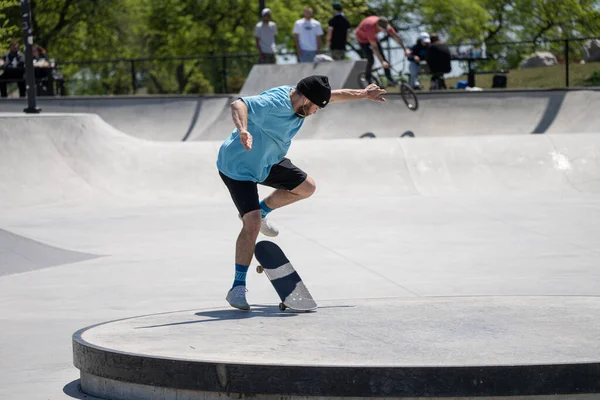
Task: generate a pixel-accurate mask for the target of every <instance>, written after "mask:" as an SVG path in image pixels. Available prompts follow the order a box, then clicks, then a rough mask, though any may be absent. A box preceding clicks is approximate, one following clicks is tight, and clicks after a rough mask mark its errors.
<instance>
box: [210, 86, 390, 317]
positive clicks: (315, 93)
mask: <svg viewBox="0 0 600 400" xmlns="http://www.w3.org/2000/svg"><path fill="white" fill-rule="evenodd" d="M384 93H385V90H383V89H380V88H379V87H378V86H376V85H374V84H373V85H369V86H368V87H367V88H365V89H361V90H355V89H338V90H331V87H330V86H329V80H328V78H327V77H326V76H309V77H306V78H304V79H302V80H300V82H298V84H297V85H296V86H279V87H275V88H272V89H270V90H267V91H265V92H262V93H261V94H259V95H257V96H247V97H240V98H238V99H237V100H236V101H234V102H233V103H231V114H232V118H233V123H234V125H235V129H234V130H233V132H232V133H231V134H230V135H229V137H228V138H227V139H226V140H225V142H223V144H222V145H221V147H220V149H219V155H218V157H217V169H218V171H219V175H220V176H221V179H222V180H223V182H224V183H225V186H226V187H227V189H228V190H229V193H230V195H231V198H232V200H233V203H234V204H235V206H236V208H237V210H238V213H239V214H238V215H239V217H240V218H241V220H242V230H241V232H240V234H239V235H238V238H237V241H236V249H235V278H234V282H233V286H232V288H231V289H230V290H229V292H228V293H227V297H226V300H227V301H228V302H229V304H230V305H231V306H232V307H235V308H239V309H242V310H248V309H249V308H250V307H249V306H248V303H247V301H246V273H247V271H248V266H249V265H250V262H251V261H252V256H253V253H254V245H255V243H256V238H257V237H258V234H259V232H261V233H263V234H264V235H266V236H277V235H278V234H279V231H278V230H277V228H276V227H275V226H274V225H273V224H272V223H271V222H270V221H269V220H268V219H267V214H269V213H270V212H271V211H273V210H275V209H277V208H280V207H283V206H286V205H289V204H292V203H294V202H296V201H298V200H302V199H306V198H308V197H310V196H311V195H312V194H313V193H314V191H315V188H316V186H315V181H314V180H313V179H312V178H311V177H309V176H308V175H307V174H306V173H305V172H304V171H302V170H301V169H300V168H298V167H296V166H295V165H294V164H293V163H292V161H290V160H289V159H288V158H286V157H285V156H286V154H287V152H288V149H289V148H290V145H291V140H292V139H293V138H294V136H296V134H297V133H298V131H299V130H300V128H301V127H302V124H303V123H304V119H305V118H306V117H308V116H310V115H313V114H315V113H316V112H317V111H318V110H319V109H321V108H323V107H325V106H326V105H327V104H329V103H336V102H342V101H349V100H360V99H367V100H373V101H385V99H384V98H382V97H380V96H381V95H382V94H384ZM258 184H261V185H265V186H270V187H272V188H274V189H275V190H274V191H273V192H272V193H271V194H270V195H269V196H267V197H266V198H264V199H263V200H262V201H259V197H258V186H257V185H258Z"/></svg>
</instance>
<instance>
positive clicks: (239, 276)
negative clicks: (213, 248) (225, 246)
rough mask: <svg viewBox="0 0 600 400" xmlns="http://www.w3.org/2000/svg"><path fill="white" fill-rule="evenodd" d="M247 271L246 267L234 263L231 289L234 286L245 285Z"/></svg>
mask: <svg viewBox="0 0 600 400" xmlns="http://www.w3.org/2000/svg"><path fill="white" fill-rule="evenodd" d="M247 272H248V267H245V266H243V265H240V264H235V279H234V281H233V286H232V287H231V288H232V289H233V288H234V287H236V286H240V285H243V286H246V273H247Z"/></svg>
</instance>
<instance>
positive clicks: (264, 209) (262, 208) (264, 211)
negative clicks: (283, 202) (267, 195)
mask: <svg viewBox="0 0 600 400" xmlns="http://www.w3.org/2000/svg"><path fill="white" fill-rule="evenodd" d="M271 211H273V210H271V209H270V208H269V207H268V206H267V204H266V203H265V201H264V200H263V201H261V202H260V216H261V217H263V218H264V217H266V216H267V214H268V213H270V212H271Z"/></svg>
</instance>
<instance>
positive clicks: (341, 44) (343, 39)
mask: <svg viewBox="0 0 600 400" xmlns="http://www.w3.org/2000/svg"><path fill="white" fill-rule="evenodd" d="M333 9H334V10H335V16H334V17H333V18H331V19H330V20H329V28H327V47H328V48H329V51H330V52H331V58H333V59H334V60H343V59H344V58H346V43H347V42H348V39H349V38H350V21H348V18H346V16H345V15H344V13H343V11H342V5H341V4H340V3H337V2H336V3H333Z"/></svg>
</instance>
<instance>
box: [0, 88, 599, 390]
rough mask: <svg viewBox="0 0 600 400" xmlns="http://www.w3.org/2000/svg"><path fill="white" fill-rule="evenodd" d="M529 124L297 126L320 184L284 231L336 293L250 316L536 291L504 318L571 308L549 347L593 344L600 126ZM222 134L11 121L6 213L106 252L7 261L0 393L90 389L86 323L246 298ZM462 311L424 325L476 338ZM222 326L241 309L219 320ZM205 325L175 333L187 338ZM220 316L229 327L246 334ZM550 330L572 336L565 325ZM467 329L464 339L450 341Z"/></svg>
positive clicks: (299, 150)
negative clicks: (28, 262)
mask: <svg viewBox="0 0 600 400" xmlns="http://www.w3.org/2000/svg"><path fill="white" fill-rule="evenodd" d="M570 94H571V93H569V95H570ZM575 94H577V93H575ZM580 94H581V93H580ZM565 101H568V98H567V99H565ZM382 106H383V105H382ZM507 107H509V106H507ZM557 120H558V119H557ZM348 126H349V125H348ZM345 127H346V125H344V124H342V123H341V122H340V123H339V125H338V127H336V129H337V130H340V131H341V130H343V129H344V128H345ZM305 129H306V127H305V128H303V131H301V133H300V135H302V134H303V133H304V132H305V131H304V130H305ZM512 133H513V134H510V135H508V134H507V135H471V136H467V135H463V136H460V137H459V136H453V137H429V138H426V137H418V136H417V137H416V138H404V139H399V138H389V139H384V138H377V139H375V140H365V139H336V140H326V139H318V140H317V139H311V140H298V141H295V142H294V144H293V146H292V149H291V151H290V154H289V156H290V157H291V158H292V160H294V162H295V163H296V164H297V165H298V166H300V167H302V168H303V169H305V170H306V171H307V172H308V173H309V174H310V175H311V176H313V177H314V178H315V180H316V182H317V191H316V193H315V194H314V196H313V197H311V198H310V199H307V200H304V201H302V202H299V203H297V204H294V205H291V206H289V207H286V208H283V209H281V210H276V211H275V212H273V213H272V214H271V218H272V219H273V221H274V222H276V223H277V224H278V225H279V228H280V231H281V234H280V236H279V237H277V238H275V239H274V241H275V242H276V243H278V244H279V245H280V246H281V247H282V248H283V249H284V251H285V252H286V254H287V255H288V257H289V258H290V260H293V262H294V265H295V266H296V267H297V269H298V270H299V272H300V273H301V275H302V278H303V279H304V281H305V282H306V283H307V285H308V287H309V289H310V290H311V293H312V294H313V296H314V297H315V299H316V300H317V302H318V303H319V304H322V305H323V306H324V307H323V309H319V310H317V311H316V312H314V313H311V314H305V315H301V316H292V317H281V316H279V315H277V316H276V317H275V318H272V319H271V318H249V319H247V320H243V321H242V323H253V324H256V326H255V328H257V327H258V326H260V325H261V323H262V324H265V323H267V324H269V325H270V324H277V323H278V322H277V321H280V322H279V323H280V324H289V323H295V322H294V321H300V318H302V319H306V318H313V317H314V319H315V321H317V322H318V320H317V318H319V319H321V320H322V316H323V315H325V314H326V313H329V312H333V311H334V310H335V315H336V318H339V319H343V318H344V314H343V313H344V312H350V311H352V310H356V309H358V307H355V308H338V309H328V308H326V306H327V304H355V305H359V306H360V305H365V304H366V305H368V304H373V302H376V301H382V302H383V303H384V304H398V303H401V302H403V301H410V302H413V301H414V302H417V303H418V302H419V301H421V302H422V303H421V304H423V307H424V308H423V311H426V310H427V307H426V305H427V304H428V302H432V301H442V302H443V301H446V302H448V304H457V302H461V301H465V299H471V300H472V302H473V304H474V305H479V306H480V307H482V309H483V308H485V307H486V305H488V306H489V304H490V302H494V301H497V302H506V303H512V304H521V307H520V308H518V310H517V309H515V308H507V309H506V312H507V313H508V314H510V316H513V315H514V317H515V319H510V318H508V316H507V318H506V322H507V325H506V326H505V327H504V328H503V329H506V330H507V331H504V332H509V331H510V329H513V330H512V332H515V333H519V332H521V333H524V332H525V333H528V334H529V335H530V336H527V337H525V338H523V339H531V340H533V338H535V334H536V331H531V330H527V327H531V326H532V325H531V321H528V320H524V321H523V320H522V319H521V321H522V323H519V318H517V317H519V316H520V318H524V317H526V316H532V317H533V314H532V310H536V308H535V307H534V304H535V302H537V301H539V302H540V303H539V304H546V305H548V304H552V305H553V306H552V307H547V308H544V307H542V308H537V310H540V312H541V313H542V312H543V313H542V314H541V315H536V318H537V320H538V321H539V320H542V321H547V324H542V325H541V326H543V327H550V325H549V324H550V321H552V320H556V321H561V320H562V321H569V322H570V323H569V324H561V325H560V326H558V325H552V328H553V331H552V334H553V336H554V338H555V341H554V342H553V343H555V344H556V346H557V349H561V350H560V351H556V352H555V353H554V354H553V353H552V351H551V349H544V350H545V351H547V352H546V356H548V357H550V356H553V357H555V359H558V360H564V359H566V358H568V357H571V356H572V357H573V359H577V357H578V356H581V355H582V354H583V352H584V350H583V346H582V345H583V344H587V342H586V340H587V339H588V338H589V336H587V334H588V333H586V332H581V333H580V334H577V333H576V332H575V331H574V330H573V327H572V326H571V325H574V326H581V327H583V326H587V327H590V326H592V327H595V326H598V325H600V316H599V315H598V313H596V314H593V313H591V312H590V313H588V315H586V318H587V319H586V318H584V317H581V312H582V311H585V308H584V307H583V305H584V304H587V306H586V307H588V306H590V305H591V304H595V302H596V300H597V298H598V296H599V295H600V269H598V268H597V266H598V260H599V258H600V250H599V248H598V245H597V243H598V237H600V198H599V197H598V192H599V191H600V184H599V182H600V179H599V177H600V167H599V166H600V161H599V158H600V156H599V155H600V148H599V147H600V136H598V135H597V134H594V133H572V132H567V133H565V134H562V133H558V132H556V133H553V134H545V135H527V134H526V133H528V132H525V131H515V132H512ZM226 135H227V132H225V133H223V138H224V137H225V136H226ZM300 135H299V136H300ZM219 145H220V141H209V142H201V141H192V142H187V143H181V142H157V141H150V140H141V139H137V138H135V137H132V136H130V135H127V134H125V133H123V132H120V131H119V130H117V129H115V128H114V127H112V126H110V125H108V124H107V123H106V122H105V121H103V120H102V119H100V118H99V117H98V116H93V115H91V116H90V115H87V116H86V115H48V114H42V115H37V116H25V115H19V116H12V117H10V116H3V117H0V229H3V230H5V231H7V232H10V233H11V234H14V235H18V236H19V237H25V238H27V239H29V240H33V241H36V242H37V243H41V244H44V245H46V246H52V247H53V248H55V249H62V250H66V251H71V252H78V253H83V254H93V255H102V257H97V258H92V259H88V260H84V261H81V262H77V263H70V264H61V265H56V266H53V267H49V268H44V269H40V270H35V271H25V270H23V271H20V273H12V274H10V275H4V276H1V277H0V324H1V326H2V330H0V382H1V383H2V384H1V385H0V398H2V399H5V398H6V399H16V400H20V399H27V400H29V399H35V400H37V399H69V398H73V397H75V398H86V397H85V396H86V395H84V394H80V393H78V391H76V390H75V389H74V387H76V383H75V382H77V380H78V378H79V376H80V371H79V370H78V369H77V368H75V366H74V365H73V349H72V335H73V333H74V332H76V331H78V330H80V329H82V328H84V327H87V326H92V325H95V324H98V323H102V322H105V321H114V320H118V319H123V318H131V317H135V316H140V315H156V314H160V313H171V315H174V314H173V313H178V312H181V311H182V310H191V311H194V312H198V310H222V311H223V312H237V311H236V310H231V311H229V309H228V308H227V304H226V302H225V299H224V298H225V294H226V292H227V290H228V289H229V288H230V287H231V281H232V279H233V272H234V271H233V251H234V242H235V238H236V236H237V234H238V232H239V229H240V222H239V220H238V218H237V213H236V210H235V208H234V206H233V205H232V203H231V201H230V199H229V195H228V193H227V190H226V188H225V187H224V185H223V184H222V182H221V181H220V179H219V177H218V175H217V174H216V170H215V157H216V154H217V150H218V147H219ZM260 191H261V194H263V195H264V194H266V193H269V191H270V190H269V189H267V188H262V187H261V189H260ZM248 289H249V292H248V293H247V295H248V300H249V302H250V303H251V304H252V305H253V307H254V309H255V311H258V310H260V308H261V307H263V306H264V307H275V306H276V305H277V304H278V302H279V299H278V298H277V296H276V294H275V292H274V290H273V288H272V286H271V285H270V283H269V282H268V280H267V279H266V278H265V277H264V276H260V275H257V274H249V277H248ZM527 300H530V301H531V304H532V307H534V308H533V309H532V310H527V307H525V306H524V304H527ZM543 310H545V311H543ZM590 310H591V309H590ZM403 312H406V310H403V309H396V310H395V312H394V314H393V315H394V317H395V318H394V319H391V321H392V322H393V321H402V318H403V316H404V317H406V318H409V317H410V316H411V315H413V317H414V316H416V315H418V313H416V311H415V310H414V309H413V311H412V312H413V313H415V314H411V313H408V312H406V314H404V315H403ZM240 313H241V312H240ZM192 314H193V313H192ZM249 315H252V312H251V313H249ZM428 315H431V316H432V317H434V318H441V316H442V315H441V313H433V314H428ZM462 315H464V314H462ZM577 316H580V317H581V318H579V319H577ZM365 317H369V316H365ZM445 317H446V318H445V319H443V320H440V325H436V323H437V322H438V321H429V323H430V325H427V321H426V320H420V326H429V327H430V330H429V331H428V332H429V333H435V332H437V333H438V334H441V333H443V334H444V335H443V336H439V337H449V336H448V335H451V334H452V332H454V333H455V334H457V335H458V336H457V337H459V338H461V336H460V334H464V335H468V332H469V330H465V331H460V330H454V331H451V330H450V328H452V327H456V326H457V325H456V322H455V323H454V324H452V323H451V321H450V319H451V318H450V317H451V316H450V317H449V316H445ZM493 317H494V315H492V316H489V317H488V316H485V318H483V317H482V318H480V319H475V316H469V318H468V321H470V323H471V325H475V326H474V327H473V331H475V332H479V335H480V336H479V338H476V339H478V340H488V341H489V343H490V346H489V348H490V349H498V348H500V347H501V346H500V345H501V343H502V340H504V342H508V339H507V337H506V336H504V337H503V336H502V335H498V334H497V331H495V330H494V329H500V327H501V326H502V325H499V322H498V321H501V320H500V319H498V320H494V319H493ZM190 318H191V319H192V318H193V319H198V318H201V317H199V316H195V315H191V316H190ZM569 318H573V319H569ZM490 321H496V322H494V323H491V322H490ZM358 322H359V321H349V322H348V323H352V324H356V323H358ZM442 322H444V324H446V325H444V324H442ZM594 322H598V325H594ZM222 323H224V324H230V323H231V321H229V322H228V321H213V322H210V323H206V324H204V325H203V326H207V325H210V324H215V327H212V328H210V329H219V328H218V326H216V325H218V324H222ZM198 325H200V324H195V325H194V324H184V325H176V326H174V327H170V328H168V329H169V330H170V331H171V332H175V333H177V334H180V333H181V332H182V331H183V330H185V329H191V328H193V329H200V328H198ZM444 326H446V329H444ZM486 328H488V329H489V332H490V335H489V337H487V338H486V337H485V332H486ZM157 329H158V328H157ZM477 329H479V330H477ZM519 329H520V330H519ZM592 331H593V330H592ZM592 331H590V332H589V333H590V334H591V332H592ZM219 332H220V334H219V335H218V336H216V337H215V338H214V340H219V339H220V338H221V337H227V336H225V335H224V333H226V331H223V332H221V331H219ZM385 332H386V331H383V332H382V334H385ZM410 332H413V337H412V338H411V339H412V340H413V343H420V344H421V347H420V348H421V349H423V351H424V353H423V354H425V353H426V349H428V348H431V347H428V346H432V345H431V344H430V341H428V340H427V337H417V336H416V335H417V332H416V331H414V330H413V331H410V330H409V331H406V332H403V331H401V332H400V334H402V335H403V336H402V337H407V336H409V335H410ZM461 332H462V333H461ZM494 332H496V333H495V334H494ZM373 334H375V333H373ZM537 334H538V335H540V336H538V337H542V338H545V340H547V341H546V343H550V344H552V338H551V337H550V336H549V335H548V333H547V332H539V331H537ZM482 336H483V337H484V338H483V339H481V337H482ZM165 338H166V337H165ZM569 338H571V339H572V341H571V342H570V346H571V347H568V346H569V343H568V341H569ZM420 339H422V341H420ZM501 339H502V340H501ZM518 339H520V337H516V338H515V341H514V342H515V343H514V345H515V346H516V345H518V343H519V340H518ZM357 340H362V339H360V338H357ZM497 340H498V341H499V342H498V343H496V341H497ZM580 341H581V342H580ZM541 342H542V343H543V341H541ZM217 343H218V342H217ZM236 343H238V342H236ZM221 344H222V343H221ZM493 344H496V346H497V347H494V346H493ZM156 345H157V346H160V345H161V344H160V343H157V344H156ZM246 345H247V346H251V347H248V348H249V349H250V348H256V343H254V342H253V341H251V340H247V341H245V342H243V343H241V344H240V346H246ZM451 345H454V346H457V347H456V348H460V347H458V346H459V343H458V342H457V343H453V344H450V343H447V344H444V346H451ZM462 345H463V346H465V345H464V344H462ZM549 346H550V345H548V346H546V347H549ZM588 347H589V346H588ZM474 348H480V349H481V348H483V347H474ZM512 348H513V349H514V347H512ZM565 349H567V350H565ZM235 350H236V351H237V352H239V353H240V354H244V353H245V347H240V348H238V349H235ZM265 350H269V347H268V345H267V344H266V343H265ZM534 350H535V349H532V350H531V351H534ZM230 351H232V350H230ZM269 351H272V350H269ZM492 354H495V356H496V357H497V356H498V355H497V353H490V356H491V355H492ZM537 354H538V355H540V354H541V353H537ZM589 354H591V355H593V354H594V353H593V352H592V350H590V353H589ZM596 354H597V353H596ZM329 355H330V353H327V354H325V355H324V356H323V357H324V359H326V358H328V357H329ZM409 355H410V354H409ZM428 356H429V357H430V359H435V358H436V357H435V355H434V354H431V353H429V354H428ZM467 356H468V354H466V355H464V356H463V357H467ZM471 356H472V357H484V356H485V355H481V354H478V353H472V354H471ZM522 361H523V362H525V361H526V360H522ZM587 361H589V360H587ZM596 361H597V360H596ZM323 362H325V360H324V361H323ZM587 377H588V378H589V377H590V375H587ZM591 377H592V378H595V376H594V375H591ZM561 382H566V383H569V382H574V381H572V380H571V381H570V380H569V379H566V380H562V381H561ZM546 389H547V387H546ZM590 396H591V395H590ZM594 397H597V396H592V397H590V398H594ZM88 398H89V397H88ZM558 398H577V397H574V396H573V397H569V396H563V397H558Z"/></svg>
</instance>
